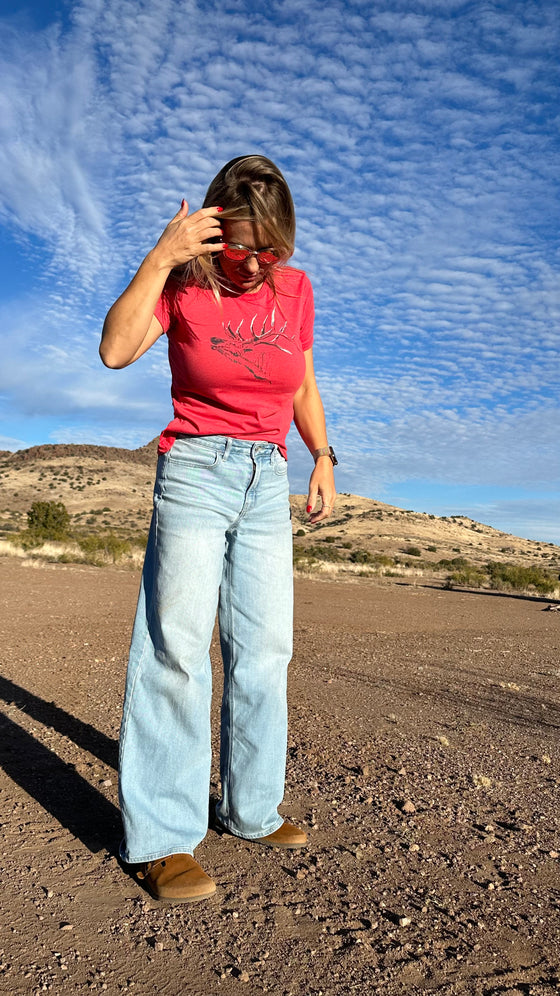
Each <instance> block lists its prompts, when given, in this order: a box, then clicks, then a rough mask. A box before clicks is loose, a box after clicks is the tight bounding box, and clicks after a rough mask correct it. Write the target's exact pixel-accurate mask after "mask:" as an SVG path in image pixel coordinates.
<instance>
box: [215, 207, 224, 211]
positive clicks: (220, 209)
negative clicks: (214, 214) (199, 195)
mask: <svg viewBox="0 0 560 996" xmlns="http://www.w3.org/2000/svg"><path fill="white" fill-rule="evenodd" d="M223 210H224V209H223V208H218V207H217V208H216V211H223Z"/></svg>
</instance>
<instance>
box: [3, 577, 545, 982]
mask: <svg viewBox="0 0 560 996" xmlns="http://www.w3.org/2000/svg"><path fill="white" fill-rule="evenodd" d="M137 587H138V574H137V573H132V572H127V571H119V570H116V569H114V570H113V569H105V570H96V569H95V568H87V567H76V566H66V567H64V566H60V565H59V566H52V567H49V566H46V567H36V568H34V567H30V566H24V565H21V564H19V563H16V562H14V561H13V560H7V559H6V560H3V561H0V592H1V595H0V599H1V631H2V643H1V658H2V674H3V677H2V678H1V679H0V688H1V692H2V716H1V724H2V736H1V742H2V757H3V773H0V788H1V803H0V806H1V821H2V834H3V847H2V852H3V885H2V902H1V906H2V912H1V921H0V922H1V929H2V939H1V941H0V989H1V991H2V992H6V993H10V994H13V996H17V994H26V996H27V994H39V993H43V992H52V993H72V994H74V993H84V992H96V991H104V992H107V993H109V994H118V993H126V992H128V993H132V994H136V996H144V994H145V996H148V994H149V996H152V994H155V993H158V994H166V996H179V994H187V993H188V994H196V996H208V994H225V996H230V994H240V993H244V992H245V993H255V994H260V993H265V992H268V993H272V994H274V996H300V994H301V996H321V994H323V996H327V994H328V996H331V994H333V996H334V994H340V996H344V994H354V993H360V994H361V993H383V994H384V996H402V994H415V993H441V994H468V996H490V994H535V996H537V994H541V993H550V992H553V991H554V992H556V991H558V990H560V929H559V928H560V857H559V853H560V835H559V813H558V809H559V806H558V781H559V767H558V756H559V751H558V727H559V724H560V697H559V694H558V685H559V682H558V679H559V676H560V665H559V660H558V647H559V644H560V612H545V611H543V608H544V604H543V603H542V602H538V601H529V600H523V599H513V598H507V597H502V596H491V595H487V594H486V595H484V594H467V593H461V592H456V591H442V590H436V589H430V588H423V587H412V586H406V585H403V584H398V583H389V582H381V581H374V580H371V581H363V582H350V581H346V582H328V581H316V580H314V581H311V580H310V581H306V580H298V581H297V584H296V651H295V656H294V661H293V665H292V668H291V678H290V720H291V722H290V746H289V757H288V779H287V790H286V798H285V804H284V807H283V811H284V812H285V814H286V815H289V816H290V817H292V818H294V820H295V821H297V822H299V823H301V825H303V826H305V827H306V828H307V830H308V831H309V834H310V843H309V847H308V849H307V850H306V851H303V852H289V853H285V852H281V851H275V850H264V849H262V850H261V849H259V848H256V847H255V846H252V845H250V844H247V843H244V842H243V841H239V840H235V839H234V838H231V837H228V836H222V837H219V836H218V835H217V834H216V833H215V832H213V831H209V833H208V835H207V838H206V840H205V841H204V843H203V844H202V845H201V847H200V848H199V849H198V850H197V858H198V860H199V861H200V862H201V864H202V865H203V867H204V868H205V869H206V870H207V871H208V872H209V873H210V874H211V875H212V876H213V877H214V878H215V880H216V882H217V885H218V891H217V895H216V897H215V898H214V899H212V900H211V901H209V902H206V903H200V904H196V905H193V906H184V905H183V906H161V905H158V904H156V903H155V902H153V901H152V900H151V899H150V898H149V897H148V896H147V894H146V893H145V892H143V891H142V889H141V887H140V886H139V885H138V884H137V883H136V882H135V881H134V880H133V879H132V878H130V877H129V876H128V875H127V873H126V870H125V869H123V868H122V867H121V866H120V864H119V862H118V859H117V856H116V855H117V848H118V844H119V838H120V825H119V815H118V809H117V777H116V771H115V764H116V756H117V732H118V724H119V719H120V715H119V713H120V703H121V695H122V688H123V681H124V670H125V662H126V654H127V645H128V639H129V634H130V628H131V622H132V614H133V609H134V604H135V600H136V593H137ZM213 656H214V660H215V662H216V676H217V677H216V703H215V707H214V718H215V720H216V718H217V707H218V706H217V704H218V699H219V692H220V689H219V684H220V681H219V668H220V665H219V653H218V649H217V645H215V646H214V650H213ZM215 728H216V729H217V724H216V723H215ZM215 746H216V747H217V744H215ZM212 790H213V791H216V790H217V765H215V766H214V775H213V785H212Z"/></svg>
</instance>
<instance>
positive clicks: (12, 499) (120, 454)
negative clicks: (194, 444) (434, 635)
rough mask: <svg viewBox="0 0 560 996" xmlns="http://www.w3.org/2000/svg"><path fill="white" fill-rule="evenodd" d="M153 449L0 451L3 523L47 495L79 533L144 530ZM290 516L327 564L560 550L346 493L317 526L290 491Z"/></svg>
mask: <svg viewBox="0 0 560 996" xmlns="http://www.w3.org/2000/svg"><path fill="white" fill-rule="evenodd" d="M156 450H157V440H152V442H150V443H148V445H147V446H143V447H141V448H139V449H136V450H127V449H119V448H116V447H106V446H87V445H51V446H33V447H31V448H30V449H27V450H20V451H18V452H16V453H9V452H5V451H4V452H2V453H0V530H2V531H4V533H6V532H11V531H14V530H17V529H21V528H24V527H25V525H26V521H27V519H26V513H27V510H28V509H29V507H30V505H31V503H32V502H33V501H36V500H51V501H61V502H63V503H64V505H65V506H66V508H67V509H68V511H69V513H70V515H71V518H72V525H73V528H75V529H78V530H80V531H85V532H88V531H97V530H100V529H101V530H102V529H105V530H112V531H114V532H116V533H118V534H120V535H126V534H131V533H138V532H141V531H146V530H147V527H148V523H149V518H150V514H151V496H152V486H153V475H154V467H155V461H156ZM292 513H293V526H294V534H295V542H296V549H297V551H298V553H299V555H302V554H306V552H307V551H311V554H313V550H314V551H315V554H316V555H317V556H318V559H319V560H320V561H322V562H323V565H324V566H325V565H328V564H331V565H332V569H339V568H340V566H344V564H345V563H347V562H348V563H350V562H354V563H357V562H358V563H359V561H360V556H362V555H363V562H364V563H367V556H365V555H368V556H370V557H372V556H376V557H377V558H380V557H381V558H383V557H385V558H388V559H394V558H397V560H398V562H399V565H400V567H401V568H404V569H406V570H407V571H409V572H414V570H415V568H416V567H418V568H420V565H421V564H422V565H429V564H434V565H436V564H437V563H439V561H441V560H443V559H448V560H454V559H457V558H464V559H467V560H468V561H469V563H472V564H474V565H479V564H484V563H486V562H487V561H488V560H493V561H514V562H516V563H518V564H522V565H526V566H528V565H535V566H536V565H538V566H539V567H543V568H547V569H549V570H552V571H556V573H558V570H559V569H560V547H558V546H555V545H554V544H552V543H545V542H542V543H539V542H536V541H534V540H525V539H520V538H519V537H516V536H511V535H509V534H507V533H504V532H500V531H499V530H496V529H493V528H491V527H490V526H485V525H482V524H481V523H479V522H475V521H473V520H472V519H469V518H467V517H465V516H460V515H457V516H453V517H448V518H440V517H438V516H435V515H429V514H426V513H419V512H414V511H410V510H406V511H405V510H403V509H400V508H396V507H395V506H392V505H386V504H384V503H383V502H378V501H375V500H373V499H369V498H360V497H358V496H356V495H351V494H341V495H339V498H338V501H337V507H336V510H335V513H334V515H333V517H332V518H331V519H330V520H329V522H328V523H326V524H324V525H321V526H319V527H317V528H315V529H310V528H309V526H308V525H307V516H306V514H305V496H303V495H294V496H293V497H292ZM424 569H425V566H424Z"/></svg>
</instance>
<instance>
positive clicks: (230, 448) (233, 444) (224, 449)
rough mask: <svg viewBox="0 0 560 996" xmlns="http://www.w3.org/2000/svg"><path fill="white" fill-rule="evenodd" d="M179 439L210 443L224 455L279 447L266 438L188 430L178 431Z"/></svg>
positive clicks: (260, 451) (266, 450)
mask: <svg viewBox="0 0 560 996" xmlns="http://www.w3.org/2000/svg"><path fill="white" fill-rule="evenodd" d="M177 439H191V440H193V442H196V441H199V442H201V443H208V445H210V446H213V447H216V449H218V451H219V452H220V454H221V455H222V456H227V455H228V453H236V452H237V453H246V454H247V455H248V456H249V455H251V454H257V453H265V454H266V453H273V452H274V451H275V450H278V449H279V447H278V446H277V445H276V443H269V442H268V441H267V440H266V439H237V438H236V437H235V436H198V435H191V434H190V433H188V432H180V433H177Z"/></svg>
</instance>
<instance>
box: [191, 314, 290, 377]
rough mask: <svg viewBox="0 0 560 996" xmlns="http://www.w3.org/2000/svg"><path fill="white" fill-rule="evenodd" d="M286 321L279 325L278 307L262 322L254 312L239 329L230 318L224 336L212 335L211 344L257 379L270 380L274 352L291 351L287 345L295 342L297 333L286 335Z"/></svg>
mask: <svg viewBox="0 0 560 996" xmlns="http://www.w3.org/2000/svg"><path fill="white" fill-rule="evenodd" d="M287 324H288V323H287V321H286V322H284V324H283V325H281V326H280V327H278V328H277V326H276V308H273V309H272V312H271V313H270V315H266V317H265V319H264V321H263V322H262V324H259V325H257V316H256V315H254V317H253V318H252V319H251V321H250V322H249V327H248V328H247V326H246V323H245V319H243V318H242V319H241V321H240V322H239V325H238V326H237V328H233V327H232V324H231V321H228V322H227V324H224V325H223V329H224V338H223V339H222V338H221V337H219V336H212V338H211V340H210V342H211V346H212V349H216V350H218V352H219V353H221V354H222V355H223V356H225V357H227V359H228V360H231V362H232V363H238V364H240V365H241V366H244V367H245V368H246V370H248V371H249V373H251V374H252V375H253V377H254V378H255V379H256V380H264V381H269V382H270V365H271V362H272V359H273V351H274V350H275V349H279V350H280V351H281V352H282V353H288V354H289V355H291V354H292V350H291V349H289V348H288V346H289V344H290V343H292V342H294V340H295V335H292V336H289V335H287V333H286V326H287ZM244 326H245V327H244Z"/></svg>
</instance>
